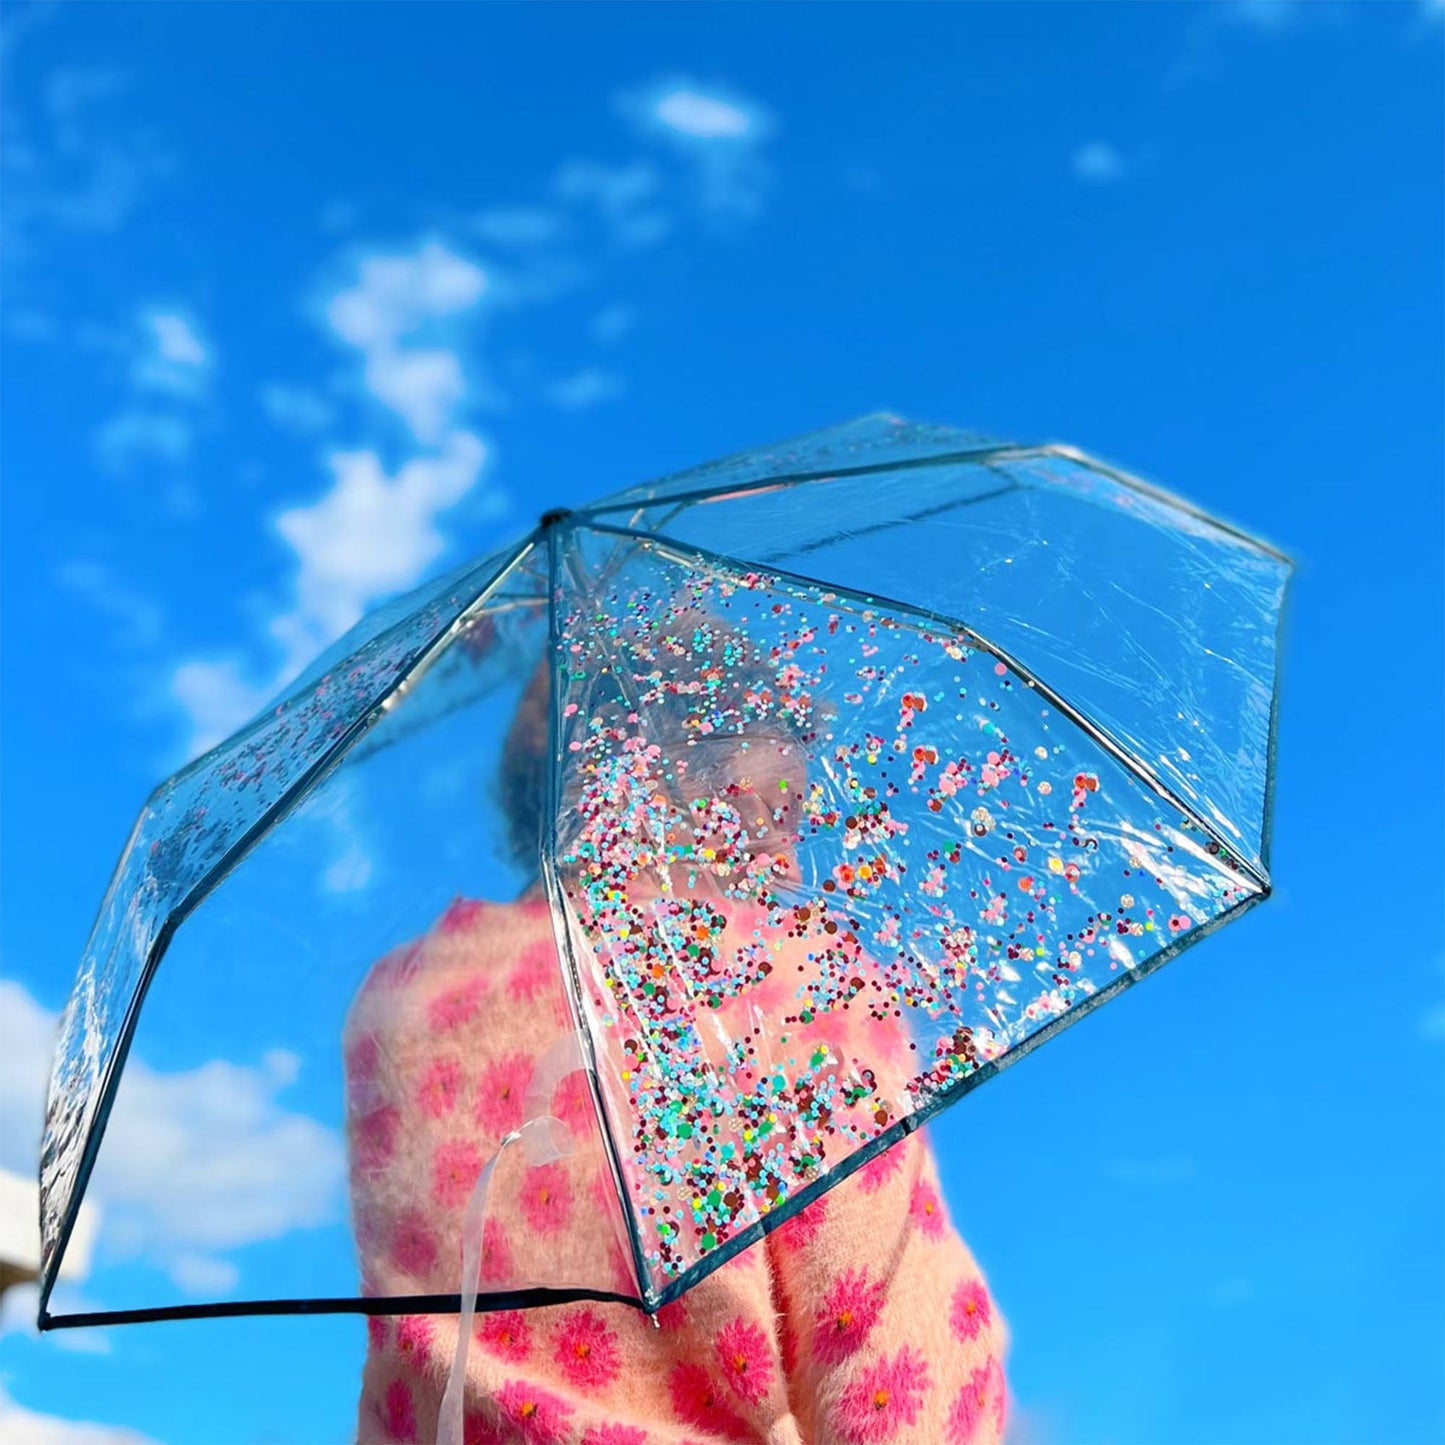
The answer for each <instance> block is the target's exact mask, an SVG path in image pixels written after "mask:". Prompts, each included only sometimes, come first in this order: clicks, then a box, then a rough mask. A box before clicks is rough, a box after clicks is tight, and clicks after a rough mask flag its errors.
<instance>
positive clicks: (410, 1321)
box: [396, 1315, 432, 1370]
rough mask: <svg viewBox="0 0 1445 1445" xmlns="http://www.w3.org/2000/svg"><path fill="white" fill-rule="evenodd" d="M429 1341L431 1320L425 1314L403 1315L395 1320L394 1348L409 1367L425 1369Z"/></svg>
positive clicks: (430, 1341) (429, 1347)
mask: <svg viewBox="0 0 1445 1445" xmlns="http://www.w3.org/2000/svg"><path fill="white" fill-rule="evenodd" d="M431 1343H432V1322H431V1321H430V1320H429V1319H428V1318H427V1317H426V1316H425V1315H403V1316H402V1317H401V1318H400V1319H399V1320H398V1321H397V1324H396V1348H397V1350H398V1351H399V1352H400V1354H401V1357H402V1359H403V1360H405V1361H406V1363H407V1365H408V1367H409V1368H410V1369H412V1370H424V1369H426V1365H427V1360H428V1359H429V1358H430V1356H431Z"/></svg>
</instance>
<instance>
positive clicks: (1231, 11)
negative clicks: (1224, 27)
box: [1218, 0, 1304, 35]
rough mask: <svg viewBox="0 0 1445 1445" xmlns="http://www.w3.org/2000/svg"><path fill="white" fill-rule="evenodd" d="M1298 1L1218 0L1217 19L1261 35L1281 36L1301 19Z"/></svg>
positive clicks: (1301, 11) (1300, 8)
mask: <svg viewBox="0 0 1445 1445" xmlns="http://www.w3.org/2000/svg"><path fill="white" fill-rule="evenodd" d="M1303 11H1304V6H1303V5H1302V4H1301V3H1300V0H1218V13H1219V18H1220V19H1221V20H1222V21H1224V22H1225V23H1226V24H1229V25H1241V26H1243V27H1245V28H1246V29H1248V30H1254V31H1258V32H1259V33H1260V34H1261V35H1283V34H1284V32H1285V31H1286V30H1289V29H1290V28H1291V27H1292V26H1293V25H1294V24H1295V23H1296V22H1297V21H1298V20H1299V19H1300V17H1301V15H1302V13H1303Z"/></svg>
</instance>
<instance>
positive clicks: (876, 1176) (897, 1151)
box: [858, 1144, 904, 1194]
mask: <svg viewBox="0 0 1445 1445" xmlns="http://www.w3.org/2000/svg"><path fill="white" fill-rule="evenodd" d="M903 1150H904V1146H903V1145H902V1144H894V1145H893V1146H892V1147H891V1148H889V1149H885V1150H884V1151H883V1152H882V1153H881V1154H875V1155H874V1156H873V1157H872V1158H871V1159H870V1160H869V1161H868V1162H867V1163H866V1164H865V1165H864V1166H863V1167H862V1168H861V1169H860V1170H859V1171H858V1187H859V1189H861V1190H862V1191H863V1193H864V1194H876V1193H877V1192H878V1191H879V1190H880V1189H881V1188H882V1187H883V1186H884V1185H885V1184H886V1183H887V1182H888V1181H889V1180H890V1179H892V1178H893V1176H894V1175H895V1174H897V1173H898V1171H899V1170H900V1169H901V1168H902V1167H903Z"/></svg>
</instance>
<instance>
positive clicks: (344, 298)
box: [325, 240, 490, 446]
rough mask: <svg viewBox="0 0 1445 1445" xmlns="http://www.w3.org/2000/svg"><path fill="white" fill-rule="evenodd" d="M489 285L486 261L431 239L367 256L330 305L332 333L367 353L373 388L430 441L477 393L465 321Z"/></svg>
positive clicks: (415, 431)
mask: <svg viewBox="0 0 1445 1445" xmlns="http://www.w3.org/2000/svg"><path fill="white" fill-rule="evenodd" d="M489 285H490V281H489V278H488V276H487V273H486V272H485V271H483V270H482V269H481V267H480V266H477V265H476V264H475V263H474V262H472V261H469V260H467V259H466V258H465V257H464V256H460V255H458V254H457V253H456V252H455V251H453V250H452V249H450V248H449V247H448V246H445V245H443V244H442V243H441V242H440V241H437V240H430V241H427V242H425V243H423V244H422V245H421V246H419V247H417V248H416V249H415V250H414V251H411V252H401V253H377V254H373V255H370V256H367V257H365V258H364V259H363V260H362V261H361V263H360V264H359V266H358V267H357V271H356V277H355V280H354V281H353V282H352V283H351V284H350V285H348V286H346V287H344V288H343V289H342V290H339V291H337V292H335V293H334V294H333V295H332V296H331V297H330V298H329V300H328V301H327V302H326V305H325V315H326V320H327V323H328V324H329V325H330V327H331V329H332V331H333V332H334V333H335V334H336V336H337V337H338V338H339V339H340V340H341V341H343V342H345V343H346V344H347V345H349V346H351V347H354V348H355V349H356V350H357V351H359V352H360V353H361V356H362V360H363V367H362V377H363V381H364V382H365V385H366V387H367V389H368V390H369V391H370V392H371V394H372V395H373V396H374V397H376V399H377V400H378V401H380V402H381V403H382V405H383V406H386V407H388V408H389V409H390V410H392V411H394V412H395V413H396V414H397V415H398V416H400V417H401V418H402V420H403V421H405V422H406V423H407V425H408V427H410V429H411V432H412V434H413V436H415V438H416V439H417V440H418V441H419V442H422V443H423V444H425V445H428V446H430V445H435V444H437V443H438V442H440V441H441V440H442V439H443V438H444V436H445V435H446V432H447V430H448V429H449V428H450V427H451V426H452V425H453V423H454V420H455V415H456V412H457V409H458V407H459V406H460V404H461V403H462V402H463V401H465V400H466V399H467V397H468V394H469V391H470V390H471V387H470V386H469V381H468V377H467V375H466V372H465V370H464V367H463V363H462V358H461V356H460V355H459V354H458V351H457V342H458V341H459V339H460V338H459V336H458V333H457V325H458V323H459V321H460V320H462V319H463V318H466V319H470V313H472V312H473V311H474V310H475V308H476V306H477V304H478V302H480V301H481V299H482V297H483V295H484V294H485V293H486V292H487V290H488V288H489Z"/></svg>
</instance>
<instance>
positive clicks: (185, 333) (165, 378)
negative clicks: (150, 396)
mask: <svg viewBox="0 0 1445 1445" xmlns="http://www.w3.org/2000/svg"><path fill="white" fill-rule="evenodd" d="M140 328H141V333H142V339H141V343H140V345H138V346H137V348H136V352H135V367H134V371H133V373H132V380H133V381H134V383H135V385H136V387H137V388H138V389H139V390H143V391H160V392H168V393H170V394H172V395H175V396H182V397H195V396H198V395H200V394H201V393H202V392H203V391H204V390H205V388H206V386H207V384H208V383H209V381H210V373H211V366H212V364H213V362H214V359H215V356H214V351H213V349H212V347H211V344H210V342H208V341H207V340H205V339H204V336H203V334H202V332H201V330H200V326H199V324H198V322H197V321H196V319H195V317H194V316H191V315H189V314H187V313H186V312H185V311H183V310H175V309H166V308H162V307H158V306H152V307H148V308H146V309H145V310H144V311H143V312H142V313H141V317H140Z"/></svg>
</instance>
